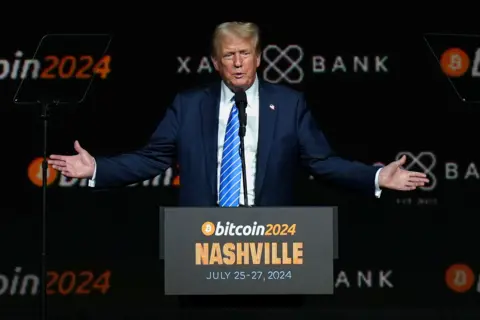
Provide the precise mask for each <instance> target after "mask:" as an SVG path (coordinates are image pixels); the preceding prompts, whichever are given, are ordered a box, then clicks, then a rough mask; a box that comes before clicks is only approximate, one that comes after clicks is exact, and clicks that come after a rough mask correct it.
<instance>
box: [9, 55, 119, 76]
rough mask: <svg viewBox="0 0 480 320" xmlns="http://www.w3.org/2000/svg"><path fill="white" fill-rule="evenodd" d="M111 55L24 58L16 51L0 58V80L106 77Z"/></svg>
mask: <svg viewBox="0 0 480 320" xmlns="http://www.w3.org/2000/svg"><path fill="white" fill-rule="evenodd" d="M110 63H111V57H110V56H108V55H106V56H103V57H102V58H100V59H95V58H94V57H93V56H91V55H81V56H73V55H64V56H58V55H48V56H45V57H44V58H42V59H40V60H39V59H26V58H24V53H23V52H22V51H20V50H19V51H17V52H15V53H14V55H13V59H7V58H0V80H7V79H12V80H16V79H43V80H53V79H90V78H91V77H92V76H94V75H96V76H99V77H100V78H101V79H106V78H107V77H108V74H109V73H110V71H111V69H110Z"/></svg>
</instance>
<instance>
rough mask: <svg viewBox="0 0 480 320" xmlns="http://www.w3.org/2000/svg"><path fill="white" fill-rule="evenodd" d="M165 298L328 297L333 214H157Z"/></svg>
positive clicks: (301, 210)
mask: <svg viewBox="0 0 480 320" xmlns="http://www.w3.org/2000/svg"><path fill="white" fill-rule="evenodd" d="M159 221H160V253H159V255H160V259H163V260H164V266H165V295H295V294H298V295H316V294H323V295H325V294H333V292H334V268H333V265H334V260H335V259H337V258H338V228H337V208H336V207H250V208H245V207H239V208H219V207H213V208H206V207H201V208H198V207H183V208H179V207H161V208H160V220H159Z"/></svg>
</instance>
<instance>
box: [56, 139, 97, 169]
mask: <svg viewBox="0 0 480 320" xmlns="http://www.w3.org/2000/svg"><path fill="white" fill-rule="evenodd" d="M74 148H75V151H77V152H78V154H77V155H75V156H61V155H56V154H52V155H51V156H50V159H49V160H48V164H51V165H52V168H54V169H55V170H58V171H60V172H61V173H62V174H63V175H64V176H66V177H69V178H91V177H92V176H93V172H94V170H95V159H94V158H93V157H92V156H91V155H90V154H89V153H88V152H87V150H85V149H83V148H82V147H81V146H80V143H79V142H78V141H75V144H74Z"/></svg>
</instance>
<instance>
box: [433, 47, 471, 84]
mask: <svg viewBox="0 0 480 320" xmlns="http://www.w3.org/2000/svg"><path fill="white" fill-rule="evenodd" d="M440 66H441V68H442V70H443V72H445V74H446V75H447V76H450V77H461V76H463V75H464V74H465V72H467V70H468V68H469V67H470V58H469V57H468V55H467V54H466V53H465V51H463V50H462V49H458V48H451V49H448V50H446V51H445V52H444V53H443V54H442V57H441V58H440Z"/></svg>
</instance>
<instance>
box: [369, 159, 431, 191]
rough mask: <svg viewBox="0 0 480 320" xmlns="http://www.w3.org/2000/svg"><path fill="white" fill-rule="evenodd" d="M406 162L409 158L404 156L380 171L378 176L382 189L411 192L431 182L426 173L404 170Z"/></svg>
mask: <svg viewBox="0 0 480 320" xmlns="http://www.w3.org/2000/svg"><path fill="white" fill-rule="evenodd" d="M406 161H407V157H406V156H405V155H404V156H402V157H401V158H400V159H399V160H397V161H394V162H391V163H390V164H388V165H387V166H385V167H383V168H382V169H381V170H380V174H379V176H378V183H379V185H380V188H386V189H392V190H400V191H411V190H415V189H416V188H417V187H423V186H424V185H425V184H426V183H428V182H429V180H428V179H427V175H426V174H425V173H422V172H415V171H408V170H405V169H403V168H402V166H403V165H404V164H405V162H406Z"/></svg>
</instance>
